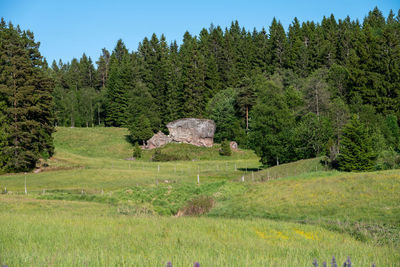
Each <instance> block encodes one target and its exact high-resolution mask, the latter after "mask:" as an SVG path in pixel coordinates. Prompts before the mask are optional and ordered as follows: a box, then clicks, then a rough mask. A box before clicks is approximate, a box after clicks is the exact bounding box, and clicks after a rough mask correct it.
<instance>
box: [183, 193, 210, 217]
mask: <svg viewBox="0 0 400 267" xmlns="http://www.w3.org/2000/svg"><path fill="white" fill-rule="evenodd" d="M214 204H215V201H214V199H213V198H212V197H210V196H199V197H197V198H194V199H192V200H190V201H188V203H187V204H186V206H185V207H184V208H183V209H182V210H180V211H179V212H178V215H184V216H199V215H202V214H205V213H207V212H209V211H210V210H211V209H212V208H213V207H214Z"/></svg>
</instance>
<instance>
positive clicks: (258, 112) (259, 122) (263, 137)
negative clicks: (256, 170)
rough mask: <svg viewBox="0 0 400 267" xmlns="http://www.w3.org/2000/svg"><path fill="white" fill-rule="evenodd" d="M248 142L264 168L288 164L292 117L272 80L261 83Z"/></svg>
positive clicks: (282, 95)
mask: <svg viewBox="0 0 400 267" xmlns="http://www.w3.org/2000/svg"><path fill="white" fill-rule="evenodd" d="M251 117H252V120H251V123H250V128H251V131H250V133H249V141H250V144H251V147H252V148H253V149H254V150H255V152H256V154H257V155H258V156H260V157H261V162H262V163H263V164H264V165H275V164H279V162H281V163H285V162H289V161H290V160H291V159H292V158H291V157H292V155H291V153H290V143H291V140H290V138H291V136H290V129H291V128H292V126H293V124H294V115H293V113H292V111H291V110H290V109H289V107H288V105H287V102H286V101H285V94H284V92H283V90H282V88H279V87H278V86H277V85H276V84H275V83H273V82H271V81H264V88H263V90H262V91H261V92H260V93H259V98H258V99H257V103H256V105H255V106H254V107H253V110H252V113H251Z"/></svg>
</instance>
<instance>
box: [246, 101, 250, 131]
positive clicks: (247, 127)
mask: <svg viewBox="0 0 400 267" xmlns="http://www.w3.org/2000/svg"><path fill="white" fill-rule="evenodd" d="M248 130H249V106H246V132H247V131H248Z"/></svg>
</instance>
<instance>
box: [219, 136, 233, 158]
mask: <svg viewBox="0 0 400 267" xmlns="http://www.w3.org/2000/svg"><path fill="white" fill-rule="evenodd" d="M219 154H220V155H221V156H230V155H232V150H231V146H230V144H229V141H228V140H226V139H225V140H224V141H222V143H221V149H220V150H219Z"/></svg>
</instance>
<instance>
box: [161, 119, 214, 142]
mask: <svg viewBox="0 0 400 267" xmlns="http://www.w3.org/2000/svg"><path fill="white" fill-rule="evenodd" d="M167 128H168V130H169V137H170V138H172V140H173V141H174V142H180V143H186V144H192V145H195V146H205V147H212V146H213V144H214V133H215V122H214V121H212V120H205V119H195V118H186V119H180V120H176V121H173V122H170V123H168V124H167Z"/></svg>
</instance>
